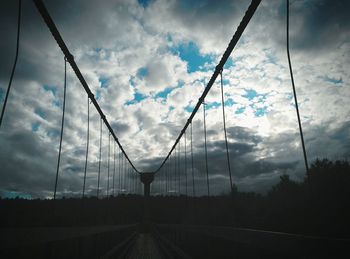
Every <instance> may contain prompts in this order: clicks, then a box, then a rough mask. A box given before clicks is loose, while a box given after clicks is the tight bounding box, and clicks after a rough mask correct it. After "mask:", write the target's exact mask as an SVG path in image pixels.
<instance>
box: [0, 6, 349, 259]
mask: <svg viewBox="0 0 350 259" xmlns="http://www.w3.org/2000/svg"><path fill="white" fill-rule="evenodd" d="M33 2H34V3H35V6H36V8H37V10H38V12H39V14H40V15H41V17H42V18H43V21H44V22H45V24H46V26H47V27H48V29H49V30H50V32H51V34H52V36H53V38H54V39H55V41H56V42H57V45H58V46H59V48H60V49H61V51H62V54H63V57H64V94H63V105H62V106H63V110H62V119H61V130H60V142H59V152H58V158H57V165H56V176H55V185H54V188H53V196H52V197H53V199H52V200H48V201H45V203H44V204H42V207H43V208H44V209H45V210H46V211H47V212H48V213H47V214H48V215H46V218H45V219H46V220H47V221H48V222H50V224H49V225H50V226H44V227H42V226H32V227H25V226H20V224H19V222H15V223H13V222H12V223H11V222H9V227H7V228H2V229H1V236H0V238H1V240H0V244H1V247H0V256H1V258H24V257H26V258H235V257H237V258H271V257H272V258H275V257H276V258H277V257H279V258H280V257H282V258H299V257H302V258H320V257H327V258H328V257H331V256H333V255H336V254H338V253H347V254H349V252H348V247H349V245H350V242H349V240H348V239H341V238H325V237H320V236H313V235H302V234H292V233H286V232H276V231H269V230H259V229H253V228H244V227H236V226H235V225H234V224H232V225H231V226H221V225H220V223H221V222H222V219H223V218H225V217H231V218H232V220H234V218H235V215H234V214H235V212H234V210H233V209H232V208H231V209H225V208H229V207H235V206H236V205H233V202H232V197H231V196H232V195H234V193H235V186H234V172H233V171H232V166H231V163H232V161H231V160H230V152H229V146H228V145H229V144H228V139H227V132H226V116H225V92H224V83H223V81H224V75H223V70H224V65H225V63H226V62H227V60H228V58H229V57H230V55H231V53H232V51H233V50H234V48H235V46H236V44H237V42H238V41H239V39H240V37H241V35H242V34H243V33H244V30H245V28H246V27H247V26H248V24H249V21H250V20H251V18H252V17H253V15H254V13H255V11H256V10H257V8H258V6H259V4H260V2H261V0H252V1H251V4H250V5H249V7H248V9H247V10H246V12H245V14H244V16H243V18H242V20H241V22H240V24H239V26H238V28H237V29H236V31H235V33H234V34H233V37H232V39H231V41H230V42H229V44H228V46H227V48H226V50H225V52H224V54H223V55H222V57H221V59H220V61H219V63H218V64H217V65H216V67H215V69H214V71H213V74H212V76H211V78H210V80H209V81H208V83H207V85H206V87H205V89H204V91H203V92H202V93H201V95H200V98H199V99H198V102H197V104H196V105H195V107H194V109H193V111H192V113H191V115H190V116H189V118H188V119H187V121H186V123H185V125H184V126H183V128H182V129H181V131H180V133H179V135H178V137H177V138H176V139H175V141H174V144H173V145H172V147H171V149H170V150H169V152H168V153H167V154H166V155H165V156H164V159H163V161H162V162H161V163H160V165H159V166H158V168H157V169H156V170H155V171H153V172H143V171H140V170H138V168H136V166H135V164H134V163H133V161H132V160H131V159H130V157H129V156H128V154H127V152H126V150H125V149H124V148H123V145H122V143H121V142H120V140H119V139H118V137H117V135H118V132H115V131H114V130H113V127H112V126H111V123H110V122H109V121H108V119H107V117H106V116H105V114H104V112H103V110H102V109H101V107H100V105H99V103H98V100H97V98H96V97H95V95H94V94H93V92H92V91H91V90H90V87H89V85H88V83H87V81H86V80H85V78H84V75H83V73H82V72H81V71H80V69H79V67H78V65H77V63H76V61H75V59H74V55H73V54H72V53H71V52H70V50H69V48H68V47H67V45H66V43H65V41H64V39H63V38H62V36H61V34H60V32H59V30H58V29H57V27H56V25H55V22H54V20H53V19H52V17H51V16H50V14H49V12H48V10H47V8H46V7H45V5H44V3H43V1H42V0H33ZM288 8H289V1H287V54H288V61H289V68H290V76H291V81H292V87H293V93H294V100H295V104H296V113H297V117H298V126H299V132H300V137H301V143H302V145H301V146H302V149H303V154H304V161H305V169H306V176H307V178H309V165H308V160H307V156H306V150H305V144H304V138H303V131H302V125H301V121H300V115H299V108H298V101H297V95H296V90H295V86H294V79H293V71H292V65H291V62H290V54H289V39H288V33H289V32H288V30H289V27H288V26H289V25H288V24H289V16H288V15H289V9H288ZM20 21H21V1H19V8H18V31H17V50H16V57H15V62H14V66H13V69H12V73H11V76H10V80H9V86H8V90H7V93H6V97H5V102H4V105H3V109H2V113H1V120H0V127H1V124H2V123H3V117H4V116H6V112H5V111H6V109H5V108H6V103H7V98H8V96H9V95H10V89H11V85H12V80H13V77H14V76H15V69H16V63H17V57H18V53H19V51H18V49H19V40H20ZM67 66H70V67H71V69H72V70H73V71H74V73H75V75H76V77H77V79H78V80H79V82H80V84H81V86H82V87H83V89H84V90H85V92H86V94H87V102H86V104H87V111H88V120H87V139H86V150H85V155H86V156H85V164H84V178H83V186H82V191H81V198H80V199H76V200H63V199H58V197H57V193H58V188H57V187H58V186H59V184H60V163H61V153H62V152H61V151H62V140H63V132H64V128H65V124H64V122H65V112H66V111H65V107H66V89H67ZM217 80H219V81H220V90H221V100H220V102H221V106H222V118H221V119H222V123H223V133H224V141H225V154H224V155H223V156H225V158H226V164H227V177H228V179H229V186H230V191H231V192H230V195H229V196H228V197H226V198H225V199H222V198H218V197H215V196H213V195H212V193H211V183H210V177H209V175H210V172H209V167H208V163H209V162H208V154H207V153H208V151H207V128H206V103H205V100H206V96H207V95H208V93H209V92H210V90H211V88H212V86H213V85H214V83H215V82H216V81H217ZM91 106H93V107H94V108H95V109H96V111H97V113H98V114H99V117H100V121H99V122H100V123H99V160H98V175H97V179H96V180H97V188H96V194H95V195H94V196H95V197H96V198H89V197H87V185H86V178H87V174H88V171H87V167H88V162H89V161H88V158H89V156H88V155H89V147H90V143H89V141H90V137H89V136H90V135H89V132H90V109H91ZM200 109H203V125H202V129H203V136H204V139H203V149H204V154H205V159H204V161H205V164H204V168H205V173H204V174H203V177H204V178H205V180H204V181H203V183H204V185H205V186H204V187H203V186H198V183H196V181H195V176H194V151H193V138H195V137H196V136H194V132H193V125H192V123H193V120H194V117H195V116H196V115H197V116H198V112H199V111H200ZM0 130H1V128H0ZM106 131H107V134H108V154H107V158H106V161H107V173H108V175H107V183H106V186H107V187H106V190H105V192H102V189H101V181H102V179H101V170H102V168H101V166H102V165H101V161H102V159H103V158H102V151H101V149H102V136H103V132H106ZM104 134H105V133H104ZM182 183H185V184H182ZM308 183H309V192H310V193H312V183H311V182H310V181H308ZM199 188H201V189H205V190H206V195H204V196H201V197H198V195H196V190H198V189H199ZM154 190H156V194H157V196H155V195H153V194H155V191H154ZM305 199H308V197H305ZM68 203H70V205H69V206H70V207H69V208H70V209H68V211H69V213H71V214H70V220H69V222H68V223H67V219H66V217H67V215H68V214H67V213H68V212H67V211H65V210H67V207H65V206H66V205H65V204H68ZM126 208H132V209H129V212H125V211H122V209H123V210H125V209H126ZM222 208H224V209H222ZM231 210H233V212H232V211H231ZM225 213H227V215H225ZM116 222H117V223H116ZM16 224H17V226H16ZM12 225H14V226H16V227H11V226H12Z"/></svg>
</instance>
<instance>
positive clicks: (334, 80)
mask: <svg viewBox="0 0 350 259" xmlns="http://www.w3.org/2000/svg"><path fill="white" fill-rule="evenodd" d="M324 80H325V81H326V82H329V83H332V84H335V85H341V84H343V78H341V77H340V78H339V79H337V78H334V77H329V76H326V77H325V79H324Z"/></svg>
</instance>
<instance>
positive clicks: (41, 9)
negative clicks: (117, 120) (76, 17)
mask: <svg viewBox="0 0 350 259" xmlns="http://www.w3.org/2000/svg"><path fill="white" fill-rule="evenodd" d="M33 2H34V3H35V6H36V8H37V9H38V11H39V13H40V15H41V16H42V18H43V19H44V21H45V23H46V25H47V27H48V28H49V30H50V32H51V34H52V36H53V37H54V38H55V40H56V42H57V44H58V46H59V47H60V49H61V50H62V52H63V54H64V55H65V56H66V57H67V61H68V62H69V64H70V65H71V67H72V69H73V71H74V73H75V74H76V76H77V78H78V79H79V81H80V83H81V85H82V86H83V88H84V89H85V91H86V93H87V94H88V96H89V98H90V100H91V102H92V103H93V104H94V106H95V108H96V110H97V112H98V113H99V114H100V117H101V119H102V120H103V122H104V124H105V125H106V127H107V129H108V130H109V132H110V133H111V134H112V136H113V138H114V140H115V141H116V142H117V144H118V146H119V148H120V149H121V151H122V152H123V154H124V156H125V158H126V159H127V160H128V162H129V164H130V165H131V166H132V167H133V168H134V169H135V171H136V172H137V173H140V172H139V171H138V170H137V169H136V167H135V166H134V164H133V163H132V162H131V160H130V158H129V157H128V155H127V154H126V152H125V150H124V148H123V146H122V145H121V144H120V142H119V140H118V138H117V136H116V135H115V133H114V131H113V129H112V127H111V125H110V124H109V122H108V120H107V118H106V116H105V114H104V113H103V111H102V109H101V108H100V106H99V104H98V103H97V101H96V98H95V96H94V94H93V93H92V92H91V90H90V88H89V85H88V84H87V82H86V80H85V78H84V77H83V75H82V73H81V72H80V69H79V67H78V65H77V64H76V62H75V60H74V56H73V55H72V54H71V53H70V52H69V49H68V47H67V45H66V44H65V42H64V41H63V38H62V36H61V34H60V33H59V31H58V29H57V26H56V24H55V23H54V21H53V20H52V18H51V16H50V14H49V12H48V11H47V8H46V6H45V5H44V3H43V1H42V0H33Z"/></svg>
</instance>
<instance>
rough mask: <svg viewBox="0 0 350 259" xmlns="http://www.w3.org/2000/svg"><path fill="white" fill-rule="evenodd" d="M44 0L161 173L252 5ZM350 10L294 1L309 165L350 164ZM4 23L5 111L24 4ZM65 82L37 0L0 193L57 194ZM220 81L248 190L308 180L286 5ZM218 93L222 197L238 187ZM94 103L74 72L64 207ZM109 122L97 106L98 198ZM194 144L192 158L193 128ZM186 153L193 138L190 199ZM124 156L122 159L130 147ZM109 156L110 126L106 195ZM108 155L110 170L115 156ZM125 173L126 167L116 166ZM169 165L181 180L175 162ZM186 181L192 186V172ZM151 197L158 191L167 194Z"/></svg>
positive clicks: (213, 131)
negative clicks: (283, 179)
mask: <svg viewBox="0 0 350 259" xmlns="http://www.w3.org/2000/svg"><path fill="white" fill-rule="evenodd" d="M44 3H45V5H46V6H47V9H48V11H49V13H50V14H51V17H52V18H53V20H54V21H55V23H56V25H57V27H58V30H59V31H60V33H61V36H62V37H63V39H64V41H65V42H66V44H67V46H68V48H69V50H70V52H71V53H72V55H73V56H74V59H75V61H76V63H77V64H78V66H79V68H80V70H81V72H82V74H83V76H84V78H85V79H86V81H87V83H88V85H89V87H90V89H91V91H92V92H93V93H94V95H95V97H96V99H97V101H98V103H99V104H100V106H101V108H102V110H103V112H104V113H105V115H106V118H107V120H108V121H109V123H110V125H111V126H112V128H113V130H114V132H115V134H116V135H117V137H118V138H119V140H120V143H121V144H122V145H123V147H124V149H125V151H126V153H127V154H128V156H129V157H130V159H131V160H132V161H133V163H134V164H135V166H136V168H138V170H140V171H154V170H155V169H157V168H158V167H159V165H160V163H161V161H162V160H163V159H164V157H165V156H166V155H167V154H168V152H169V150H170V148H171V146H172V145H173V144H174V142H175V139H176V138H177V136H178V135H179V133H180V131H181V129H182V127H183V126H184V124H185V123H186V121H187V119H188V117H189V116H190V114H191V112H192V110H193V108H194V106H195V105H196V103H197V101H198V98H199V97H200V95H201V93H202V91H203V90H204V88H205V86H206V84H207V83H208V81H209V79H210V77H211V75H212V73H213V71H214V69H215V66H216V65H217V63H218V61H219V60H220V58H221V56H222V54H223V53H224V51H225V49H226V47H227V45H228V43H229V41H230V39H231V37H232V35H233V34H234V32H235V30H236V28H237V26H238V24H239V22H240V20H241V19H242V17H243V16H244V13H245V11H246V9H247V7H248V6H249V3H250V1H231V0H230V1H228V0H227V1H226V0H220V1H209V0H202V1H201V0H195V1H185V0H180V1H176V0H164V1H160V0H142V1H141V0H139V1H137V0H116V1H93V0H88V1H86V0H84V1H83V0H74V1H53V0H45V1H44ZM348 10H350V3H349V1H345V0H342V1H341V0H335V1H334V0H332V1H331V0H304V1H303V0H294V1H291V4H290V51H291V59H292V64H293V71H294V77H295V85H296V90H297V95H298V101H299V108H300V113H301V121H302V126H303V130H304V137H305V144H306V150H307V155H308V159H309V161H310V163H312V161H314V160H315V159H316V158H324V157H327V158H329V159H333V160H335V159H347V160H348V159H349V158H350V116H349V115H350V106H349V105H348V102H349V98H350V83H349V76H350V73H349V71H350V69H349V63H350V19H349V18H348V17H349V15H348ZM0 17H1V18H0V34H1V41H0V53H1V54H0V57H1V58H0V104H1V106H2V104H3V101H4V97H5V93H6V89H7V85H8V82H9V78H10V73H11V69H12V66H13V62H14V56H15V46H16V45H15V43H16V28H17V27H16V26H17V25H16V19H17V1H12V0H11V1H10V0H4V1H1V2H0ZM63 79H64V58H63V54H62V52H61V51H60V49H59V47H58V46H57V44H56V42H55V40H54V39H53V37H52V35H51V34H50V32H49V30H48V28H47V27H46V25H45V24H44V22H43V19H42V18H41V16H40V15H39V13H38V11H37V10H36V8H35V6H34V4H33V3H32V1H23V9H22V23H21V38H20V46H19V58H18V64H17V68H16V72H15V75H14V80H13V85H12V89H11V93H10V97H9V100H8V105H7V108H6V113H5V117H4V120H3V125H2V126H1V129H0V179H1V180H0V196H2V197H16V196H20V197H26V198H50V197H52V196H53V189H54V180H55V175H56V165H57V156H58V147H59V135H60V125H61V116H62V103H63ZM223 80H224V81H223V82H224V92H225V110H226V126H227V136H228V145H229V151H230V160H231V168H232V174H233V181H234V183H235V185H236V186H237V187H238V190H240V191H255V192H261V193H266V192H267V191H268V190H269V188H270V187H271V186H272V185H273V184H275V183H277V182H278V181H279V177H280V176H281V175H282V174H288V175H290V177H291V179H293V180H296V181H303V179H304V178H305V166H304V161H303V153H302V148H301V143H300V135H299V129H298V123H297V117H296V111H295V103H294V99H293V94H292V86H291V81H290V74H289V70H288V60H287V54H286V1H284V0H283V1H282V0H271V1H262V3H261V4H260V6H259V7H258V9H257V11H256V13H255V15H254V17H253V18H252V20H251V22H250V23H249V25H248V26H247V28H246V30H245V32H244V33H243V36H242V37H241V39H240V41H239V42H238V44H237V46H236V48H235V50H234V51H233V53H232V54H231V56H230V58H229V59H228V61H227V63H226V65H225V67H224V70H223ZM220 94H221V93H220V81H219V79H218V80H217V81H216V82H215V84H214V85H213V87H212V89H211V91H210V93H209V94H208V96H207V97H206V99H205V102H206V123H207V146H208V162H209V167H208V171H209V181H210V189H211V193H212V194H214V195H216V194H221V193H226V192H228V191H229V186H230V184H229V175H228V170H227V160H226V153H225V152H226V150H225V142H224V132H223V120H222V106H221V99H220V98H221V95H220ZM87 105H88V101H87V95H86V93H85V92H84V90H83V88H82V86H81V85H80V83H79V81H78V79H77V78H76V76H75V74H74V72H73V71H72V70H71V68H70V67H68V70H67V98H66V115H65V116H66V117H65V128H64V135H63V143H62V155H61V163H60V172H59V180H58V196H59V197H62V196H66V197H75V196H79V195H81V192H82V186H83V175H84V164H85V154H86V153H85V152H86V134H87ZM99 123H100V119H99V116H98V114H97V112H96V110H95V108H93V106H92V105H90V145H89V155H88V158H89V160H88V167H87V180H86V181H87V182H86V186H87V194H88V195H93V194H94V193H95V192H96V188H97V174H98V173H97V172H98V156H99ZM192 124H193V125H192V126H193V156H194V175H195V183H196V189H197V190H196V193H197V195H205V194H206V186H205V185H204V183H205V181H206V179H205V163H204V157H205V154H204V133H203V110H202V108H201V109H200V110H199V111H198V113H197V115H196V116H195V118H194V120H193V123H192ZM186 137H187V138H186V147H187V152H186V156H187V157H189V156H190V153H189V151H190V149H189V147H190V146H189V145H190V132H189V131H187V134H186ZM184 147H185V139H184V138H182V140H181V143H180V156H181V159H182V160H181V161H182V164H181V166H182V170H181V176H182V177H181V179H182V180H181V186H182V187H181V188H182V191H183V190H184V188H183V186H184V185H185V182H184V179H185V175H186V172H185V170H184V160H185V158H184V157H185V152H184ZM111 149H113V144H112V143H111ZM178 150H179V149H178ZM178 150H177V152H178ZM115 151H116V154H117V156H118V154H119V153H118V152H119V150H118V149H116V150H115ZM107 156H108V132H107V129H106V127H104V128H103V141H102V165H101V168H102V170H101V189H102V190H105V189H106V181H107V180H106V179H107V163H108V158H107ZM110 159H111V160H110V163H111V167H112V164H113V151H111V153H110ZM171 162H172V163H173V161H171ZM189 162H190V161H189V159H188V163H189ZM116 163H117V169H118V159H117V162H116ZM167 166H168V168H170V169H169V170H173V169H172V168H173V164H168V165H167ZM111 170H112V169H111ZM117 173H118V170H117ZM163 175H164V174H163ZM187 175H188V176H189V177H190V176H191V171H190V168H189V165H188V170H187ZM157 177H158V176H157ZM157 177H156V179H157V180H158V182H160V181H162V179H163V178H162V176H159V177H158V178H157ZM152 188H153V189H152V190H153V193H154V194H156V193H157V192H158V190H159V185H157V183H156V184H154V185H153V186H152ZM117 191H118V190H117ZM171 191H174V190H171Z"/></svg>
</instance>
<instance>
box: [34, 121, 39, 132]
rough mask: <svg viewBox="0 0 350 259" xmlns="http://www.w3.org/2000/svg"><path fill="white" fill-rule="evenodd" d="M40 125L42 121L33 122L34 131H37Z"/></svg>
mask: <svg viewBox="0 0 350 259" xmlns="http://www.w3.org/2000/svg"><path fill="white" fill-rule="evenodd" d="M39 127H40V122H34V123H32V132H37V131H38V129H39Z"/></svg>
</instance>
